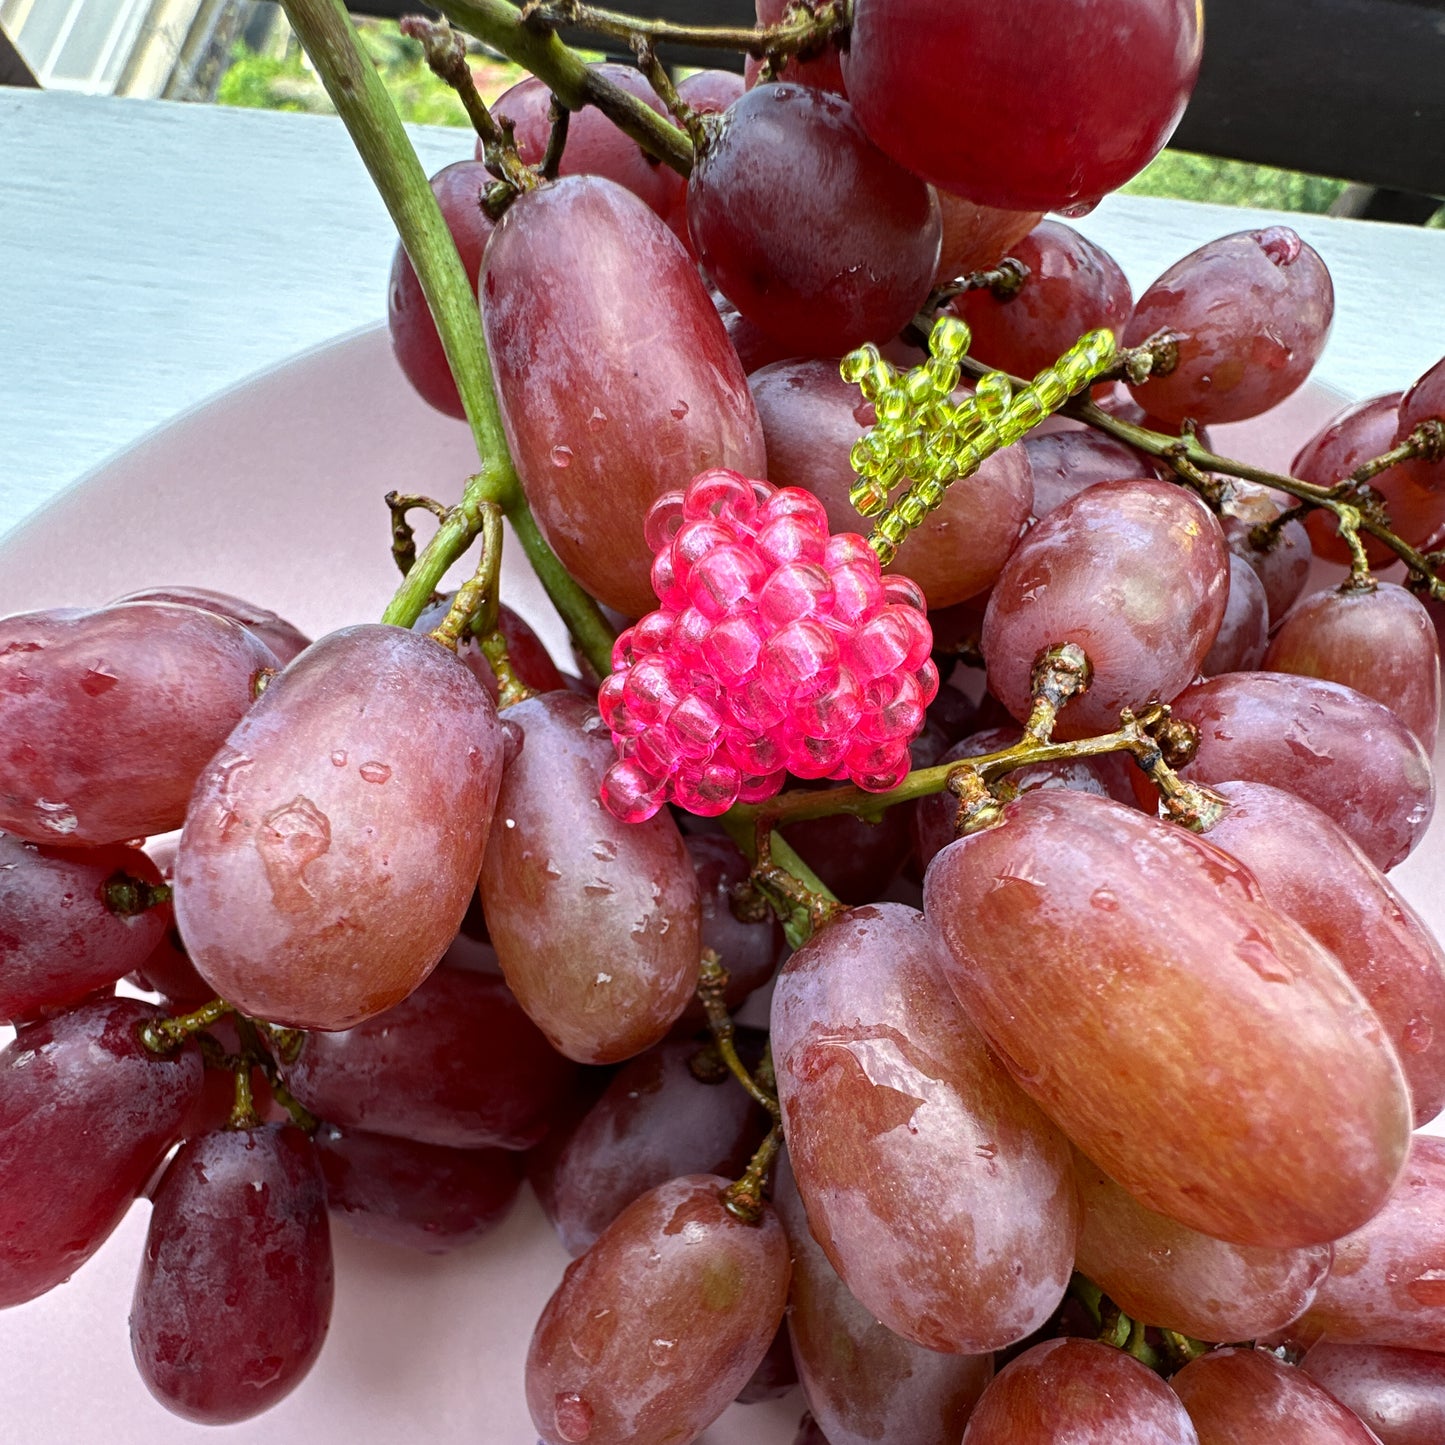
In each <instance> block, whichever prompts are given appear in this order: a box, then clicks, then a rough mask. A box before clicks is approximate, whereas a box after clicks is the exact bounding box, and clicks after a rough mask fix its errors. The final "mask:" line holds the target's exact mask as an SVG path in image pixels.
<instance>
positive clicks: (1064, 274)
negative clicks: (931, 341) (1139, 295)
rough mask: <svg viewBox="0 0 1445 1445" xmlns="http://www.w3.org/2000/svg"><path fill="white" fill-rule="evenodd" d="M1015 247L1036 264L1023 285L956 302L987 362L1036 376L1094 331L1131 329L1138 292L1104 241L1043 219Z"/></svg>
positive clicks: (977, 352) (974, 350)
mask: <svg viewBox="0 0 1445 1445" xmlns="http://www.w3.org/2000/svg"><path fill="white" fill-rule="evenodd" d="M1009 254H1010V255H1011V256H1013V257H1014V259H1015V260H1017V261H1022V262H1023V263H1024V265H1025V266H1027V267H1028V269H1029V275H1028V279H1027V280H1025V281H1024V283H1023V285H1022V286H1021V287H1019V289H1018V290H1017V291H1015V292H1014V293H1012V294H1011V295H1007V296H995V295H994V294H993V292H992V291H990V290H988V289H986V288H983V289H979V290H974V291H965V292H964V293H963V295H961V296H958V297H956V298H955V299H954V301H953V303H952V308H953V310H954V312H956V313H957V314H958V315H959V316H961V317H963V319H964V320H965V321H966V322H968V324H969V327H970V329H971V330H972V331H973V343H972V345H971V346H970V347H969V351H970V354H972V355H974V356H976V357H977V358H978V359H979V360H980V361H983V362H987V363H988V365H989V366H993V367H997V368H998V370H1000V371H1008V372H1012V373H1013V374H1014V375H1015V376H1023V377H1032V376H1033V375H1034V374H1035V373H1036V372H1039V371H1042V370H1043V369H1044V368H1045V367H1046V366H1052V365H1053V364H1054V362H1055V361H1056V360H1058V358H1059V357H1060V356H1062V355H1063V353H1064V352H1065V351H1067V350H1068V349H1069V347H1071V346H1072V345H1073V344H1074V343H1075V342H1076V341H1077V340H1078V339H1079V338H1080V337H1081V336H1082V335H1083V334H1084V333H1085V332H1086V331H1097V330H1098V329H1099V328H1100V327H1108V328H1109V330H1110V331H1113V332H1114V333H1116V334H1122V333H1123V330H1124V327H1125V325H1126V323H1127V322H1128V320H1129V313H1130V311H1131V310H1132V309H1133V306H1134V297H1133V294H1132V292H1130V290H1129V281H1128V278H1127V277H1126V276H1125V275H1124V273H1123V271H1122V270H1121V269H1120V268H1119V263H1118V262H1117V261H1115V260H1114V258H1113V257H1112V256H1111V255H1110V254H1109V253H1108V252H1107V251H1106V250H1104V248H1103V247H1102V246H1096V245H1095V244H1094V243H1093V242H1092V241H1090V240H1089V239H1088V238H1087V237H1086V236H1081V235H1080V234H1079V233H1078V232H1077V231H1076V230H1074V229H1073V228H1072V227H1071V226H1065V225H1062V224H1061V223H1060V222H1058V221H1043V222H1041V223H1040V224H1039V225H1038V226H1036V227H1035V228H1034V229H1033V230H1032V231H1030V232H1029V233H1028V235H1027V236H1025V237H1024V238H1023V239H1022V240H1020V241H1018V242H1016V243H1015V244H1014V245H1013V246H1011V247H1010V248H1009ZM1116 475H1128V473H1127V472H1125V473H1118V474H1116Z"/></svg>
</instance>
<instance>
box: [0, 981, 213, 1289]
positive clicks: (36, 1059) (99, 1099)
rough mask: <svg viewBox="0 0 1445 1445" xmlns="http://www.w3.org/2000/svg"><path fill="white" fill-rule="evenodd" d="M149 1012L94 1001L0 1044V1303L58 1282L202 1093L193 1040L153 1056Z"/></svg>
mask: <svg viewBox="0 0 1445 1445" xmlns="http://www.w3.org/2000/svg"><path fill="white" fill-rule="evenodd" d="M158 1017H160V1015H159V1014H158V1013H157V1012H156V1010H155V1009H154V1008H151V1007H150V1006H149V1005H147V1004H143V1003H139V1002H137V1001H136V1000H135V999H128V998H114V999H104V1000H101V1001H99V1002H95V1003H88V1004H82V1005H81V1007H79V1008H77V1009H74V1010H72V1011H71V1012H70V1013H67V1014H62V1015H60V1016H59V1017H58V1018H54V1019H50V1020H48V1021H46V1022H44V1023H38V1024H33V1025H31V1027H29V1028H27V1029H25V1030H23V1031H22V1032H21V1034H20V1036H19V1037H18V1038H17V1039H15V1040H14V1041H13V1042H11V1043H10V1045H9V1046H8V1047H7V1048H5V1049H4V1050H3V1051H0V1308H5V1307H7V1306H9V1305H16V1304H23V1303H24V1302H25V1301H26V1300H29V1299H34V1298H35V1297H36V1296H37V1295H41V1294H44V1293H45V1292H46V1290H49V1289H54V1288H55V1286H56V1285H58V1284H63V1283H64V1282H65V1281H66V1280H67V1279H69V1278H70V1276H71V1275H72V1274H73V1273H74V1272H75V1271H76V1270H77V1269H79V1268H80V1266H81V1265H82V1264H84V1263H85V1261H86V1260H87V1259H89V1258H90V1256H91V1255H92V1254H94V1253H95V1251H96V1250H97V1249H99V1248H100V1246H101V1244H102V1243H103V1242H104V1241H105V1239H106V1237H107V1236H108V1235H109V1234H110V1232H111V1230H113V1229H114V1228H115V1227H116V1225H117V1224H119V1223H120V1221H121V1217H122V1216H123V1215H124V1214H125V1212H126V1210H127V1209H129V1208H130V1206H131V1203H132V1202H133V1201H134V1200H135V1198H136V1197H137V1196H138V1195H139V1194H140V1192H141V1190H142V1189H143V1188H144V1187H145V1183H146V1180H148V1179H149V1178H150V1176H151V1174H152V1172H153V1171H154V1169H155V1167H156V1165H157V1164H159V1163H160V1161H161V1160H162V1159H163V1158H164V1157H165V1153H166V1150H167V1149H169V1148H170V1147H171V1145H172V1144H174V1143H175V1142H176V1140H177V1139H178V1138H179V1137H180V1132H181V1127H182V1125H183V1123H184V1122H185V1119H186V1115H187V1113H188V1111H189V1110H190V1109H191V1107H192V1105H193V1104H194V1103H195V1102H196V1101H197V1100H198V1099H199V1097H200V1093H201V1072H202V1066H201V1053H200V1050H199V1048H198V1047H197V1046H196V1045H195V1044H194V1043H187V1044H186V1045H185V1046H184V1047H183V1048H180V1049H178V1050H177V1051H176V1052H175V1053H173V1054H170V1055H168V1056H167V1057H165V1058H157V1057H156V1056H155V1055H154V1054H152V1053H151V1052H150V1051H149V1050H148V1049H147V1048H146V1047H145V1045H144V1044H143V1043H142V1042H141V1039H140V1028H141V1026H142V1025H143V1024H145V1023H148V1022H150V1021H151V1020H153V1019H156V1018H158Z"/></svg>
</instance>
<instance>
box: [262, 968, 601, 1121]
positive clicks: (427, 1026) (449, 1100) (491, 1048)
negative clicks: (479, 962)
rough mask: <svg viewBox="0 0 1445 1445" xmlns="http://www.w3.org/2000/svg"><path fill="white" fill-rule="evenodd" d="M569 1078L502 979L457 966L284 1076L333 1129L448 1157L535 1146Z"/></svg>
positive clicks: (319, 1043)
mask: <svg viewBox="0 0 1445 1445" xmlns="http://www.w3.org/2000/svg"><path fill="white" fill-rule="evenodd" d="M572 1074H573V1069H572V1066H571V1065H570V1064H569V1063H568V1062H567V1061H566V1060H565V1059H563V1058H561V1057H560V1056H559V1055H558V1054H557V1053H556V1051H555V1050H554V1049H552V1047H551V1046H550V1045H549V1044H548V1043H547V1041H546V1040H545V1039H544V1038H543V1037H542V1035H541V1034H540V1033H539V1032H538V1030H537V1028H536V1027H535V1026H534V1025H533V1024H532V1022H531V1021H530V1020H529V1019H528V1018H527V1016H526V1015H525V1014H524V1013H523V1012H522V1010H521V1007H520V1006H519V1005H518V1003H517V1001H516V999H514V998H513V997H512V994H511V991H510V990H509V989H508V988H507V985H506V984H505V983H504V982H503V981H502V980H501V979H500V978H496V977H494V976H492V975H490V974H485V973H470V972H464V971H463V970H461V969H455V968H439V969H437V970H436V971H435V972H434V973H432V975H431V977H430V978H428V979H427V980H426V982H425V983H423V984H422V985H421V987H420V988H418V989H417V990H416V991H415V992H414V993H411V994H409V995H408V996H407V997H406V998H404V999H403V1000H402V1001H401V1002H400V1003H399V1004H396V1005H394V1006H393V1007H392V1008H389V1009H387V1010H386V1011H385V1012H384V1013H380V1014H377V1015H376V1016H375V1017H373V1018H369V1019H367V1020H366V1021H365V1022H364V1023H361V1024H358V1025H357V1026H356V1027H355V1028H352V1029H347V1030H345V1031H344V1032H342V1033H314V1034H311V1035H309V1036H308V1037H307V1039H306V1042H305V1043H304V1044H303V1045H302V1047H301V1052H300V1055H299V1056H298V1057H297V1059H296V1062H295V1063H294V1064H292V1065H290V1066H289V1067H288V1068H287V1071H286V1077H287V1080H288V1082H289V1083H290V1085H291V1088H292V1091H293V1092H294V1093H295V1094H296V1097H297V1098H299V1099H300V1100H301V1102H302V1103H303V1104H305V1105H306V1107H307V1108H308V1109H310V1110H311V1111H312V1112H313V1113H314V1114H317V1115H319V1116H320V1117H321V1118H323V1119H325V1120H327V1121H328V1122H329V1123H332V1124H339V1125H341V1127H342V1128H355V1129H366V1130H369V1131H370V1132H371V1133H374V1134H394V1135H396V1136H398V1137H399V1138H403V1139H416V1140H418V1141H419V1142H421V1143H424V1144H440V1145H444V1146H445V1147H447V1148H451V1149H481V1148H486V1147H489V1146H498V1147H500V1148H503V1149H526V1148H529V1147H530V1146H531V1145H533V1144H535V1143H536V1142H537V1141H538V1140H539V1139H540V1138H541V1137H542V1135H543V1134H544V1133H545V1132H546V1130H547V1123H548V1119H549V1117H550V1115H551V1113H552V1111H553V1110H554V1109H555V1107H556V1106H557V1104H558V1103H559V1102H560V1101H561V1098H562V1095H563V1094H564V1093H565V1091H566V1089H567V1086H568V1084H569V1083H570V1082H571V1079H572Z"/></svg>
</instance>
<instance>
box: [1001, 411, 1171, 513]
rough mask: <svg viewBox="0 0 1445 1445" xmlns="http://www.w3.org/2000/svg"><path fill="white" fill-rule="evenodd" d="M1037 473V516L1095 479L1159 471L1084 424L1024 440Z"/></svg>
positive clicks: (1109, 479) (1145, 477)
mask: <svg viewBox="0 0 1445 1445" xmlns="http://www.w3.org/2000/svg"><path fill="white" fill-rule="evenodd" d="M1022 446H1023V449H1024V453H1025V455H1026V456H1027V457H1028V459H1029V466H1030V468H1031V469H1032V471H1033V476H1034V516H1035V517H1047V516H1048V515H1049V513H1050V512H1052V511H1053V510H1054V509H1055V508H1056V507H1059V506H1061V505H1062V504H1063V503H1064V502H1067V501H1068V500H1069V498H1070V497H1076V496H1078V494H1079V493H1080V492H1082V491H1084V490H1085V488H1087V487H1092V486H1093V485H1094V484H1095V483H1096V482H1112V481H1117V480H1118V479H1120V478H1121V477H1137V478H1139V479H1140V480H1141V481H1142V480H1149V479H1153V478H1154V477H1155V476H1157V475H1158V474H1157V473H1156V471H1155V470H1154V467H1153V465H1152V464H1151V463H1150V462H1149V461H1148V459H1147V458H1145V457H1144V456H1143V455H1141V454H1140V453H1139V452H1136V451H1134V450H1133V448H1132V447H1126V446H1125V445H1124V443H1123V442H1118V441H1115V440H1114V439H1113V437H1110V436H1105V435H1104V433H1103V432H1097V431H1090V430H1087V429H1085V428H1082V427H1077V428H1074V429H1073V430H1071V431H1056V432H1046V433H1044V434H1043V435H1042V436H1040V435H1039V434H1038V433H1037V432H1032V433H1030V434H1029V435H1028V436H1027V437H1025V438H1024V440H1023V442H1022Z"/></svg>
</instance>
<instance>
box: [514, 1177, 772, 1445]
mask: <svg viewBox="0 0 1445 1445" xmlns="http://www.w3.org/2000/svg"><path fill="white" fill-rule="evenodd" d="M727 1182H728V1181H727V1180H726V1179H722V1178H719V1177H718V1176H717V1175H713V1174H690V1175H687V1176H685V1177H683V1178H681V1179H674V1180H672V1181H671V1182H669V1183H667V1184H660V1185H658V1187H657V1188H656V1189H653V1190H651V1191H649V1192H648V1193H647V1194H644V1195H643V1196H642V1198H641V1199H638V1200H636V1201H635V1202H634V1203H632V1204H630V1205H629V1206H628V1207H627V1209H625V1210H624V1211H623V1212H622V1213H621V1214H620V1215H618V1217H617V1218H616V1219H615V1220H613V1221H612V1223H611V1225H610V1226H609V1227H608V1228H607V1230H606V1231H605V1232H604V1233H603V1235H602V1236H601V1238H600V1239H598V1241H597V1242H596V1244H594V1245H593V1246H592V1248H591V1249H590V1250H588V1251H587V1253H586V1254H584V1255H583V1256H582V1257H581V1258H580V1259H577V1260H574V1261H573V1262H572V1263H571V1264H570V1265H569V1266H568V1268H567V1273H566V1274H565V1275H563V1277H562V1283H561V1284H560V1285H559V1286H558V1287H557V1290H556V1293H554V1294H553V1296H552V1298H551V1299H550V1300H549V1301H548V1302H547V1307H546V1309H544V1310H543V1311H542V1318H541V1319H540V1320H539V1321H538V1322H537V1329H536V1332H535V1333H534V1334H533V1336H532V1344H531V1348H530V1349H529V1350H528V1352H527V1404H528V1406H529V1407H530V1409H531V1411H532V1420H533V1423H534V1424H535V1425H536V1427H537V1431H538V1433H539V1434H540V1435H541V1436H542V1439H543V1442H544V1445H571V1442H577V1441H586V1442H587V1445H672V1442H682V1441H687V1440H694V1439H696V1438H697V1436H698V1435H700V1434H701V1433H702V1432H703V1431H704V1430H705V1429H706V1428H707V1427H708V1426H709V1425H710V1424H712V1422H713V1421H714V1420H715V1419H717V1417H718V1416H719V1415H720V1414H722V1412H723V1410H724V1409H725V1408H726V1407H727V1405H728V1404H729V1403H730V1402H731V1401H732V1400H734V1399H735V1398H736V1397H737V1395H738V1392H739V1391H740V1390H741V1389H742V1388H743V1386H744V1385H746V1384H747V1382H748V1379H749V1377H750V1376H751V1375H752V1373H753V1371H754V1370H755V1369H756V1368H757V1367H758V1364H759V1363H760V1362H761V1360H762V1358H763V1356H764V1355H765V1354H766V1353H767V1350H768V1346H769V1345H770V1344H771V1343H772V1341H773V1336H774V1335H775V1334H776V1332H777V1328H778V1325H779V1324H780V1323H781V1321H782V1318H783V1306H784V1304H785V1302H786V1300H787V1293H788V1272H789V1261H788V1241H787V1236H786V1235H785V1234H784V1233H783V1229H782V1226H781V1225H780V1224H779V1223H778V1220H777V1216H776V1215H775V1214H773V1212H772V1211H771V1210H770V1209H766V1208H765V1210H764V1213H763V1216H762V1218H761V1219H760V1220H759V1222H758V1223H757V1224H745V1223H743V1222H742V1221H741V1220H740V1219H737V1218H736V1217H734V1216H733V1215H732V1214H730V1213H729V1212H728V1211H727V1210H726V1209H725V1208H724V1207H723V1202H722V1191H723V1190H724V1189H725V1188H726V1187H727Z"/></svg>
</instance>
